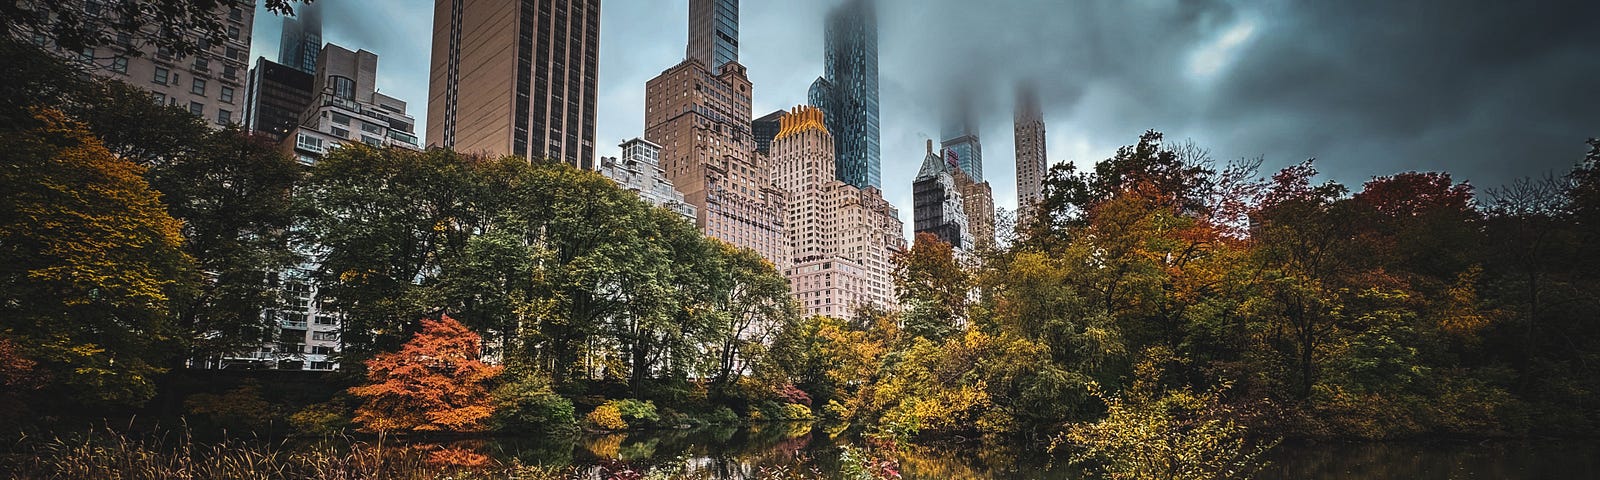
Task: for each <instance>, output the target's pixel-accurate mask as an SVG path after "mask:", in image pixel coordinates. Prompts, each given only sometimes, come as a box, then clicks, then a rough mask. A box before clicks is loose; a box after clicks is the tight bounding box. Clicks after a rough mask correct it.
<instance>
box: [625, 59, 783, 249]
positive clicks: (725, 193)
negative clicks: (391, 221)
mask: <svg viewBox="0 0 1600 480" xmlns="http://www.w3.org/2000/svg"><path fill="white" fill-rule="evenodd" d="M751 91H752V90H751V85H750V77H748V76H747V75H746V74H745V68H744V65H740V64H739V62H738V61H729V62H727V63H724V64H723V65H722V68H721V69H718V70H717V71H716V72H712V70H711V66H710V65H707V64H705V63H703V62H701V61H700V60H699V59H696V58H694V57H693V56H690V57H689V58H687V59H685V60H684V61H683V62H681V63H679V64H677V65H675V66H673V67H672V68H668V69H666V70H665V71H663V72H661V74H660V75H657V76H656V77H655V78H652V79H650V81H649V82H647V83H645V89H644V92H645V93H644V97H645V109H644V139H645V140H648V141H650V142H651V143H654V144H656V145H660V146H661V168H662V169H663V170H665V171H666V175H667V178H668V179H670V180H671V181H672V184H673V186H676V187H677V188H678V190H679V191H681V192H683V197H684V201H685V202H686V203H688V204H690V205H693V206H694V207H695V211H696V217H695V225H696V226H698V227H700V230H701V231H703V232H705V234H706V235H708V236H711V237H714V238H718V239H721V240H723V241H726V242H728V243H731V244H734V245H738V246H741V247H748V248H750V249H752V250H755V251H756V252H759V253H760V254H761V256H763V257H765V258H766V259H767V260H768V261H771V262H772V263H773V264H774V265H776V266H777V267H778V269H779V270H780V271H781V270H782V269H783V268H784V265H785V264H786V260H785V259H786V258H787V256H788V246H787V245H788V244H787V242H786V240H785V238H784V233H783V229H784V213H783V212H784V195H783V192H782V191H780V190H778V189H777V188H776V187H774V186H773V185H772V168H771V165H770V164H769V162H768V161H767V156H766V155H762V154H759V153H756V140H755V135H754V132H752V131H751V127H750V123H751V120H750V96H751Z"/></svg>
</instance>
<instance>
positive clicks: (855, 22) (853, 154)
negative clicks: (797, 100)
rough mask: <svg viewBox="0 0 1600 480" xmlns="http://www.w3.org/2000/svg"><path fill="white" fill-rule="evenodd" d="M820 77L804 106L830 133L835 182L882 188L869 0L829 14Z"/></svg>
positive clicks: (853, 0)
mask: <svg viewBox="0 0 1600 480" xmlns="http://www.w3.org/2000/svg"><path fill="white" fill-rule="evenodd" d="M822 63H823V69H824V70H823V76H822V78H818V79H817V80H816V81H815V82H812V84H811V90H810V92H808V95H807V97H808V98H807V100H808V102H809V103H811V105H812V106H814V107H817V108H820V109H822V111H823V116H824V117H825V120H824V121H825V122H826V123H827V125H828V130H829V131H831V132H832V133H833V136H834V138H835V139H836V141H835V142H834V157H835V158H834V162H835V163H837V164H838V168H837V169H836V171H837V175H838V176H839V179H840V180H843V181H844V182H845V183H848V184H851V185H854V186H856V187H858V188H866V187H869V186H870V187H879V188H882V185H883V183H882V181H881V180H880V177H881V173H880V172H881V169H882V167H881V166H880V162H879V149H878V15H877V11H876V9H875V8H874V7H873V1H872V0H848V1H847V2H845V4H844V5H840V6H839V7H837V8H835V9H833V11H831V12H828V19H827V27H826V30H825V31H824V33H823V62H822Z"/></svg>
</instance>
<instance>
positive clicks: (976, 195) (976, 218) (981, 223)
mask: <svg viewBox="0 0 1600 480" xmlns="http://www.w3.org/2000/svg"><path fill="white" fill-rule="evenodd" d="M950 176H951V177H952V178H954V179H955V182H956V190H957V191H960V192H961V210H962V211H964V212H966V214H967V229H968V230H969V231H971V232H972V246H973V247H977V248H983V247H988V246H991V245H994V190H993V189H991V188H989V182H980V181H977V180H975V179H973V178H972V176H970V175H967V172H964V171H961V169H959V168H957V169H955V170H953V171H951V172H950Z"/></svg>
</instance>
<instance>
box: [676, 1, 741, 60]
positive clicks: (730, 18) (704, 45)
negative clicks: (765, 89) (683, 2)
mask: <svg viewBox="0 0 1600 480" xmlns="http://www.w3.org/2000/svg"><path fill="white" fill-rule="evenodd" d="M688 57H689V58H693V59H695V60H699V61H700V63H704V64H706V67H707V68H709V69H710V70H711V73H712V74H716V73H718V72H721V71H722V64H724V63H728V62H737V61H739V0H689V51H688Z"/></svg>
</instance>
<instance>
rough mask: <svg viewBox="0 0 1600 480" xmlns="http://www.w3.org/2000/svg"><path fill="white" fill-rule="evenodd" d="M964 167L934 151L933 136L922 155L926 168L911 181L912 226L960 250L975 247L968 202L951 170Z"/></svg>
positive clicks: (966, 250) (923, 164) (919, 231)
mask: <svg viewBox="0 0 1600 480" xmlns="http://www.w3.org/2000/svg"><path fill="white" fill-rule="evenodd" d="M959 171H960V168H959V167H957V166H956V165H954V164H951V163H948V162H947V161H946V160H945V159H944V158H942V157H941V156H940V155H939V154H938V153H935V152H934V151H933V140H932V139H929V140H928V152H927V154H926V155H923V157H922V168H921V169H919V170H918V171H917V178H916V180H914V181H912V183H911V201H912V203H913V204H914V205H913V207H912V217H913V218H914V219H915V220H914V223H913V224H912V228H914V229H915V230H916V232H917V233H931V234H933V235H934V236H936V237H939V239H940V240H943V241H944V242H945V243H948V244H950V246H952V247H955V249H956V250H959V251H963V252H968V251H971V250H972V246H973V242H974V240H973V237H972V228H971V222H970V221H969V220H968V219H967V213H966V202H965V201H964V200H963V199H962V198H961V189H960V188H959V187H958V185H956V178H955V175H953V174H952V173H951V172H959Z"/></svg>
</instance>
